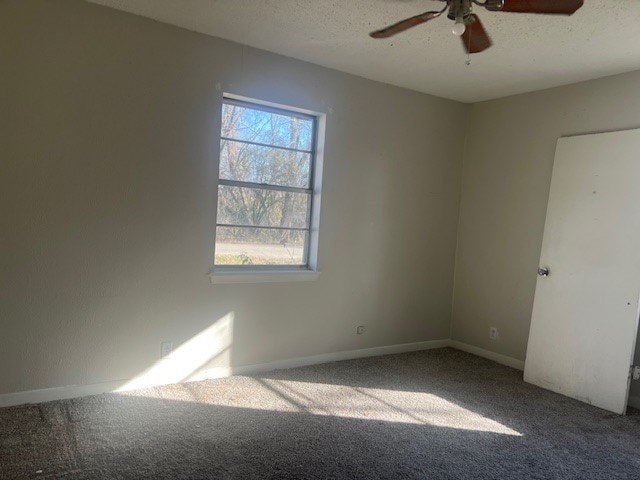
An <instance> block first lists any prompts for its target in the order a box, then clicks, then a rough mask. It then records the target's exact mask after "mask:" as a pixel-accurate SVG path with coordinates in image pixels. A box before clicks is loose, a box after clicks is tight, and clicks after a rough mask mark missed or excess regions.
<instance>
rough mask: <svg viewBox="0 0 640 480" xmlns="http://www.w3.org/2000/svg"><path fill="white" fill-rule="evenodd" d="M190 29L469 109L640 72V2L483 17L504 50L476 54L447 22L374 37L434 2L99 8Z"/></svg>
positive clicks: (150, 2) (190, 2) (281, 1)
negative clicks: (374, 33)
mask: <svg viewBox="0 0 640 480" xmlns="http://www.w3.org/2000/svg"><path fill="white" fill-rule="evenodd" d="M89 1H92V2H93V3H98V4H102V5H106V6H109V7H113V8H117V9H120V10H125V11H127V12H131V13H135V14H138V15H142V16H145V17H149V18H153V19H155V20H159V21H161V22H165V23H170V24H173V25H178V26H180V27H184V28H186V29H189V30H194V31H196V32H201V33H205V34H209V35H212V36H216V37H221V38H225V39H228V40H232V41H235V42H239V43H243V44H246V45H249V46H253V47H257V48H262V49H265V50H270V51H272V52H276V53H280V54H283V55H287V56H290V57H294V58H298V59H301V60H306V61H308V62H312V63H316V64H319V65H323V66H326V67H330V68H335V69H337V70H342V71H344V72H349V73H353V74H356V75H360V76H362V77H366V78H370V79H373V80H378V81H381V82H385V83H390V84H393V85H398V86H401V87H406V88H410V89H412V90H417V91H420V92H424V93H430V94H433V95H437V96H441V97H446V98H452V99H455V100H460V101H463V102H476V101H481V100H488V99H492V98H497V97H503V96H507V95H513V94H517V93H523V92H529V91H533V90H540V89H543V88H549V87H554V86H559V85H566V84H569V83H575V82H579V81H583V80H588V79H592V78H598V77H603V76H607V75H613V74H616V73H622V72H628V71H632V70H639V69H640V0H585V5H584V7H582V9H580V10H578V12H577V13H575V14H574V15H573V16H571V17H564V16H540V15H524V14H513V13H501V12H489V11H487V10H485V9H482V8H480V7H477V6H476V8H475V12H476V13H477V14H479V15H480V17H481V19H482V22H483V24H484V26H485V28H486V30H487V31H488V32H489V34H490V35H491V37H492V39H493V42H494V46H493V47H492V48H490V49H489V50H487V51H485V52H483V53H479V54H475V55H472V56H471V65H470V66H466V65H465V60H466V54H465V53H464V51H463V49H462V45H461V43H460V39H459V38H457V37H455V36H454V35H453V34H452V33H451V26H452V23H451V21H450V20H448V19H447V18H445V17H441V18H438V19H435V20H432V21H431V22H429V23H427V24H424V25H420V26H418V27H415V28H413V29H412V30H410V31H408V32H406V33H404V34H400V35H398V36H396V37H393V38H391V39H388V40H374V39H372V38H370V37H369V36H368V33H369V32H370V31H371V30H374V29H377V28H381V27H383V26H386V25H388V24H390V23H394V22H396V21H398V20H401V19H403V18H405V17H409V16H412V15H416V14H418V13H422V12H424V11H427V10H438V9H440V7H441V6H442V3H441V2H438V1H434V0H89Z"/></svg>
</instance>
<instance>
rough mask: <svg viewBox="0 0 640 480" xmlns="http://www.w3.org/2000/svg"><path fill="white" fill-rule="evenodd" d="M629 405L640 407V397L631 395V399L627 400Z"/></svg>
mask: <svg viewBox="0 0 640 480" xmlns="http://www.w3.org/2000/svg"><path fill="white" fill-rule="evenodd" d="M627 405H629V406H630V407H633V408H637V409H640V397H632V396H631V395H629V401H628V402H627Z"/></svg>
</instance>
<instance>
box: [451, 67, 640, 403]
mask: <svg viewBox="0 0 640 480" xmlns="http://www.w3.org/2000/svg"><path fill="white" fill-rule="evenodd" d="M638 87H640V72H634V73H630V74H624V75H619V76H615V77H609V78H605V79H601V80H594V81H590V82H585V83H580V84H575V85H571V86H567V87H562V88H556V89H551V90H545V91H541V92H535V93H531V94H526V95H518V96H514V97H509V98H504V99H499V100H494V101H489V102H484V103H478V104H475V105H473V106H472V107H471V117H470V123H469V129H468V135H467V141H466V145H465V159H464V166H463V177H462V200H461V207H460V225H459V229H458V232H459V233H458V250H457V254H456V273H455V289H454V303H453V321H452V338H453V339H455V340H459V341H462V342H465V343H468V344H472V345H475V346H478V347H481V348H484V349H487V350H491V351H494V352H497V353H501V354H504V355H508V356H510V357H514V358H517V359H520V360H524V358H525V352H526V347H527V337H528V334H529V321H530V318H531V309H532V305H533V296H534V292H535V283H536V269H537V266H538V259H539V256H540V248H541V245H542V234H543V230H544V221H545V215H546V207H547V197H548V195H549V187H550V181H551V171H552V167H553V159H554V154H555V145H556V141H557V139H558V138H559V137H561V136H565V135H575V134H585V133H593V132H606V131H613V130H622V129H630V128H640V95H638ZM490 326H496V327H498V329H499V332H500V338H499V340H497V341H492V340H489V327H490ZM638 346H639V347H640V341H639V342H638ZM636 355H637V356H638V357H639V360H640V355H639V354H638V351H636ZM636 383H637V382H636ZM638 387H639V386H638V385H634V390H633V391H632V394H634V395H640V388H638Z"/></svg>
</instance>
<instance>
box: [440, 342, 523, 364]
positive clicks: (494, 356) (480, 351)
mask: <svg viewBox="0 0 640 480" xmlns="http://www.w3.org/2000/svg"><path fill="white" fill-rule="evenodd" d="M449 346H450V347H453V348H456V349H458V350H462V351H463V352H467V353H472V354H473V355H477V356H478V357H483V358H487V359H489V360H493V361H494V362H496V363H500V364H501V365H506V366H507V367H511V368H515V369H518V370H524V362H523V361H522V360H518V359H516V358H513V357H507V356H506V355H502V354H501V353H495V352H492V351H490V350H485V349H484V348H480V347H475V346H473V345H469V344H467V343H462V342H458V341H457V340H451V341H450V342H449Z"/></svg>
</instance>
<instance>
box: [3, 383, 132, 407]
mask: <svg viewBox="0 0 640 480" xmlns="http://www.w3.org/2000/svg"><path fill="white" fill-rule="evenodd" d="M123 383H126V380H123V381H120V382H104V383H95V384H90V385H67V386H66V387H53V388H42V389H39V390H28V391H26V392H16V393H3V394H1V395H0V407H11V406H13V405H22V404H24V403H42V402H50V401H52V400H63V399H66V398H76V397H86V396H88V395H99V394H101V393H107V392H113V391H115V390H117V389H118V388H119V387H120V386H121V385H122V384H123Z"/></svg>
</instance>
